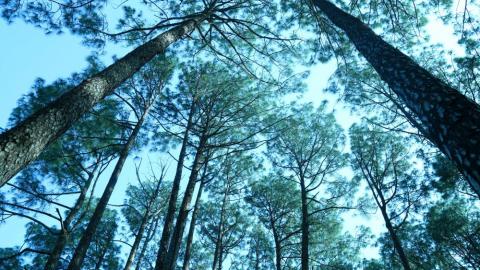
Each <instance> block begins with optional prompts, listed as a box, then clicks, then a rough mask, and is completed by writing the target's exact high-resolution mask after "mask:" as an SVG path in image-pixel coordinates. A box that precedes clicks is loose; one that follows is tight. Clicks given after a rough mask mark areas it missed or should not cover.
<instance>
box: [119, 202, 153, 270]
mask: <svg viewBox="0 0 480 270" xmlns="http://www.w3.org/2000/svg"><path fill="white" fill-rule="evenodd" d="M148 215H149V211H148V210H147V211H145V214H144V215H143V217H142V221H141V222H140V228H138V232H137V235H135V240H134V241H133V245H132V248H131V249H130V253H129V254H128V258H127V262H126V263H125V267H124V268H123V270H129V269H130V267H132V264H133V260H134V259H135V254H136V253H137V249H138V247H139V246H140V242H141V241H142V238H143V233H144V232H145V227H146V226H147V222H148Z"/></svg>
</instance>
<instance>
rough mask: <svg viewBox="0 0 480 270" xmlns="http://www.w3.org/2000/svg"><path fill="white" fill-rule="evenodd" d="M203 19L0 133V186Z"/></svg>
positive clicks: (138, 50)
mask: <svg viewBox="0 0 480 270" xmlns="http://www.w3.org/2000/svg"><path fill="white" fill-rule="evenodd" d="M203 19H204V17H199V18H197V19H190V20H187V21H185V22H184V23H182V24H180V25H178V26H176V27H174V28H172V29H170V30H168V31H166V32H163V33H162V34H160V35H158V36H157V37H155V38H154V39H152V40H150V41H148V42H146V43H145V44H143V45H141V46H139V47H137V48H136V49H134V50H133V51H131V52H130V53H128V54H127V55H126V56H124V57H123V58H121V59H120V60H118V61H117V62H115V63H114V64H112V65H110V66H108V67H107V68H105V69H104V70H103V71H101V72H99V73H97V74H96V75H93V76H92V77H90V78H89V79H86V80H85V81H83V82H82V83H80V84H79V85H78V86H76V87H75V88H73V89H72V90H70V91H69V92H67V93H65V94H63V95H62V96H60V97H59V98H57V99H56V100H55V101H53V102H51V103H49V104H48V105H47V106H45V107H44V108H43V109H40V110H38V111H37V112H35V113H34V114H32V115H31V116H29V117H28V118H27V119H25V120H23V121H22V122H21V123H19V124H18V125H16V126H15V127H13V128H12V129H10V130H7V131H5V132H4V133H2V134H0V187H1V186H3V185H4V184H5V183H6V182H7V181H8V180H9V179H10V178H12V177H13V176H14V175H15V174H16V173H17V172H18V171H20V170H21V169H22V168H24V167H25V166H26V165H27V164H28V163H30V162H31V161H32V160H35V159H36V158H37V157H38V156H39V155H40V153H41V152H42V151H43V149H44V148H45V147H46V146H47V145H48V144H49V143H51V142H52V141H54V140H55V139H57V138H58V137H60V136H61V135H62V134H63V133H64V132H65V131H66V130H67V129H68V128H69V127H70V126H71V125H72V124H73V123H74V122H75V121H77V120H78V119H79V118H80V117H81V116H82V115H83V114H85V113H86V112H88V111H89V110H90V109H91V108H92V107H93V106H94V105H95V104H96V103H97V102H99V101H100V100H102V99H103V98H104V97H105V96H108V95H110V94H111V93H112V92H113V91H114V89H115V88H116V87H118V86H119V85H120V84H122V83H123V82H124V81H125V80H126V79H128V78H130V77H131V76H132V75H133V74H134V73H135V72H136V71H138V70H139V69H140V68H141V67H142V66H143V65H145V64H146V63H147V62H148V61H150V60H151V59H152V58H153V57H154V56H156V55H158V54H161V53H163V52H164V51H165V49H166V48H167V47H168V46H169V45H170V44H172V43H174V42H176V41H177V40H179V39H181V38H182V37H184V36H185V35H187V34H189V33H190V32H192V31H193V30H194V28H195V25H196V24H197V23H199V22H201V21H202V20H203Z"/></svg>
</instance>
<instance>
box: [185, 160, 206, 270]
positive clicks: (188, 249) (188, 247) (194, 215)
mask: <svg viewBox="0 0 480 270" xmlns="http://www.w3.org/2000/svg"><path fill="white" fill-rule="evenodd" d="M206 168H207V166H206V164H205V165H204V168H203V169H204V170H203V175H202V177H201V178H202V179H201V182H200V186H199V187H198V193H197V198H196V199H195V206H194V207H193V213H192V217H191V219H190V227H189V228H188V236H187V242H186V245H185V255H184V256H183V267H182V269H183V270H189V269H190V257H191V255H192V254H191V248H192V243H193V235H194V233H195V225H196V221H197V215H198V209H199V208H200V200H201V197H202V192H203V187H204V185H205V175H206V171H207V170H206Z"/></svg>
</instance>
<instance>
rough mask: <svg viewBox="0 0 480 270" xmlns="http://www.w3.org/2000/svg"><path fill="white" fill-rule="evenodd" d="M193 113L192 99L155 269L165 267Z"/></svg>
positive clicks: (193, 103)
mask: <svg viewBox="0 0 480 270" xmlns="http://www.w3.org/2000/svg"><path fill="white" fill-rule="evenodd" d="M194 113H195V102H194V101H192V105H191V106H190V112H189V114H188V121H187V126H186V128H185V132H184V134H183V140H182V146H181V148H180V154H179V155H178V162H177V169H176V171H175V177H174V178H173V183H172V191H171V192H170V198H169V201H168V209H167V214H166V216H165V223H164V225H163V231H162V237H161V239H160V247H159V250H158V253H157V260H156V263H155V265H156V267H155V268H156V269H163V267H165V263H166V259H167V253H168V246H169V244H170V238H171V234H172V227H173V220H174V218H175V212H176V210H177V200H178V193H179V190H180V181H181V180H182V172H183V164H184V162H185V158H186V153H187V147H188V139H189V132H190V129H191V128H192V125H193V115H194Z"/></svg>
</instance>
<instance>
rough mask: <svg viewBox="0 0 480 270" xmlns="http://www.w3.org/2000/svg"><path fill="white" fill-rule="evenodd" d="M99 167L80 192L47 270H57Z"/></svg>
mask: <svg viewBox="0 0 480 270" xmlns="http://www.w3.org/2000/svg"><path fill="white" fill-rule="evenodd" d="M97 167H98V166H96V168H95V169H94V170H93V172H91V173H90V174H89V175H88V178H87V181H86V182H85V185H83V187H82V190H81V191H80V196H78V198H77V201H76V202H75V205H74V206H73V208H72V209H71V210H70V212H69V213H68V215H67V216H66V217H65V220H64V221H63V226H62V232H61V234H60V235H59V236H58V238H57V241H56V242H55V247H54V248H53V250H52V252H51V253H50V256H48V260H47V263H46V264H45V270H55V269H56V268H57V265H58V261H59V260H60V256H61V255H62V252H63V250H64V249H65V246H66V244H67V242H68V238H69V237H70V233H71V232H70V223H72V221H73V218H74V217H75V216H76V215H77V213H78V212H79V211H80V209H81V208H82V205H83V202H84V201H85V198H86V197H87V192H88V189H89V188H90V185H91V184H92V181H93V179H94V177H95V171H96V169H97Z"/></svg>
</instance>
